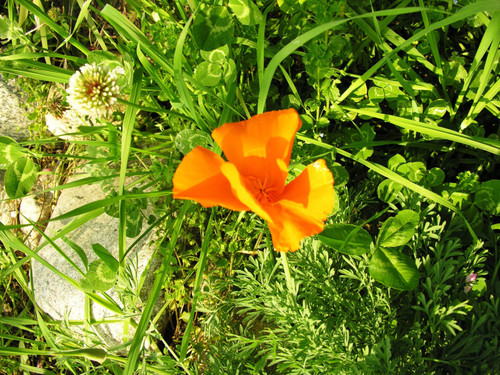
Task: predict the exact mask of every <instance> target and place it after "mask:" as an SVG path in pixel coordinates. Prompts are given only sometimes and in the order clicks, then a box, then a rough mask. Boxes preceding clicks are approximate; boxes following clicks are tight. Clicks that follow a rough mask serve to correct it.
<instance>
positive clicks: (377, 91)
mask: <svg viewBox="0 0 500 375" xmlns="http://www.w3.org/2000/svg"><path fill="white" fill-rule="evenodd" d="M368 98H369V99H370V101H372V102H373V103H379V102H381V101H382V100H384V99H385V93H384V89H383V88H381V87H377V86H372V87H370V89H369V90H368Z"/></svg>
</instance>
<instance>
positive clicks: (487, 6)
mask: <svg viewBox="0 0 500 375" xmlns="http://www.w3.org/2000/svg"><path fill="white" fill-rule="evenodd" d="M413 9H415V8H413ZM422 10H425V9H422V8H417V10H416V11H422ZM485 11H487V12H494V11H500V2H491V1H488V0H484V1H477V2H475V3H472V4H468V5H466V6H465V7H463V8H462V9H460V10H459V11H458V12H457V13H455V14H453V15H451V16H449V17H447V18H445V19H443V20H441V21H438V22H435V23H433V24H431V25H429V27H426V28H425V29H423V30H422V31H420V32H418V33H415V34H414V35H413V36H411V37H410V38H408V39H406V41H405V42H403V43H401V44H399V45H398V46H397V47H396V48H394V49H393V50H392V52H390V53H389V54H388V55H389V56H387V57H392V56H393V55H394V54H396V53H397V52H399V51H401V50H405V49H406V48H408V47H409V46H411V44H412V43H413V42H415V41H417V40H420V39H421V38H423V37H425V36H426V35H427V34H428V33H430V32H432V31H434V30H437V29H440V28H442V27H446V26H448V25H451V24H452V23H455V22H458V21H461V20H464V19H466V18H468V17H471V16H473V15H475V14H478V13H481V12H485ZM375 13H378V12H375ZM385 58H386V57H385V56H384V58H382V59H381V60H379V61H378V62H376V63H375V64H374V65H373V66H372V67H371V68H370V69H368V70H367V71H366V72H364V73H363V74H362V75H361V77H359V78H358V79H357V80H355V81H354V82H353V83H351V85H350V86H349V87H348V88H347V89H346V90H345V91H344V92H343V93H342V95H341V96H340V98H339V99H338V100H337V104H338V103H341V102H342V101H344V100H345V99H346V98H347V97H349V95H350V94H351V93H352V92H353V91H355V90H357V89H358V88H359V87H360V86H362V85H363V84H364V83H365V82H366V81H367V80H368V79H369V78H370V77H371V76H372V75H373V74H375V72H377V71H378V70H379V69H380V68H382V67H383V66H384V65H385V63H386V60H385ZM259 100H260V97H259Z"/></svg>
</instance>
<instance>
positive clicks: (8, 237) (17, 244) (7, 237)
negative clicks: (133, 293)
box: [0, 223, 122, 314]
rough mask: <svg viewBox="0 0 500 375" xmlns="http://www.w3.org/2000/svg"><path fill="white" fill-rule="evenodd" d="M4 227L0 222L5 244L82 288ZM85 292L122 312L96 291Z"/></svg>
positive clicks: (109, 308)
mask: <svg viewBox="0 0 500 375" xmlns="http://www.w3.org/2000/svg"><path fill="white" fill-rule="evenodd" d="M2 227H4V226H3V225H2V224H1V223H0V240H1V241H2V242H3V243H4V244H6V245H7V246H10V247H12V248H15V249H18V250H20V251H22V252H23V253H25V254H27V255H29V256H30V257H32V258H33V259H35V260H36V261H37V262H38V263H40V264H42V265H43V266H44V267H46V268H47V269H49V270H50V271H52V272H54V273H55V274H56V275H58V276H59V277H61V278H62V279H63V280H65V281H66V282H67V283H69V284H70V285H72V286H74V287H75V288H77V289H80V285H79V283H78V282H77V281H75V280H73V279H72V278H71V277H69V276H67V275H66V274H64V273H62V272H60V271H59V270H58V269H57V268H55V267H54V266H53V265H52V264H50V263H49V262H47V261H46V260H45V259H43V258H42V257H41V256H39V255H38V254H37V253H36V252H34V251H33V250H31V249H30V248H29V247H28V246H26V245H25V244H24V243H22V242H21V240H19V239H18V238H17V237H15V236H14V235H13V234H12V233H11V232H10V231H8V230H4V229H3V228H2ZM85 294H87V295H88V296H89V297H90V298H91V299H92V300H94V301H95V302H97V303H99V304H100V305H102V306H103V307H105V308H107V309H108V310H110V311H113V312H115V313H117V314H121V313H122V310H121V308H120V307H119V306H118V305H117V304H116V303H112V302H110V301H109V300H107V299H104V298H103V297H101V296H99V295H98V294H95V293H85Z"/></svg>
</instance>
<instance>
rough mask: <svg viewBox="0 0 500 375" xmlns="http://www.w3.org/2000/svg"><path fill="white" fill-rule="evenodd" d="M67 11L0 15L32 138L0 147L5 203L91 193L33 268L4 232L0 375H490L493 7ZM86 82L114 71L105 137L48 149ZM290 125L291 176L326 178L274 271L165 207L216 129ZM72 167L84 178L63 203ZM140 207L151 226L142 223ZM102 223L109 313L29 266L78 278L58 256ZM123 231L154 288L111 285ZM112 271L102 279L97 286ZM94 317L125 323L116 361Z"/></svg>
mask: <svg viewBox="0 0 500 375" xmlns="http://www.w3.org/2000/svg"><path fill="white" fill-rule="evenodd" d="M64 5H66V6H63V4H62V3H61V4H60V3H59V2H51V3H50V4H49V3H42V2H29V1H26V0H9V1H8V2H7V3H6V4H5V5H4V6H3V7H2V11H3V14H5V16H3V17H2V18H0V36H1V37H2V43H3V44H2V49H1V50H0V73H2V74H3V75H4V76H6V77H7V78H14V79H16V81H17V82H18V84H19V85H20V86H21V88H24V89H25V91H26V92H27V96H28V98H27V101H28V102H29V103H30V104H31V105H30V108H31V114H30V118H32V119H33V120H34V121H33V123H32V125H31V128H30V131H31V133H32V135H33V137H32V138H30V139H29V140H25V141H23V142H21V143H18V142H15V141H12V140H9V139H7V138H2V139H0V151H1V152H0V154H2V155H4V156H0V167H1V168H3V169H5V170H6V172H5V173H6V186H7V185H8V186H9V189H10V190H9V191H10V192H15V193H12V194H10V196H7V195H5V196H4V199H5V200H9V199H21V198H22V197H23V196H26V195H30V194H36V192H35V191H33V190H32V186H33V183H34V181H35V180H36V178H38V177H39V176H40V175H41V174H44V175H49V176H51V177H52V178H53V179H54V180H55V181H59V182H60V183H59V184H58V185H57V186H54V187H51V188H50V189H48V190H50V191H53V192H55V193H57V194H59V193H60V192H61V191H64V190H65V189H69V188H75V187H77V188H78V187H80V186H81V187H83V186H85V185H88V184H98V185H99V186H100V187H101V189H102V190H103V192H104V193H105V195H106V198H105V199H102V200H98V201H95V202H91V203H88V204H85V205H82V206H81V207H78V208H77V209H74V210H72V211H70V212H66V213H64V214H62V215H60V216H58V217H53V218H51V220H52V221H61V220H65V221H67V222H68V223H67V224H66V225H65V226H64V227H63V229H62V230H61V231H60V232H59V233H57V234H53V233H47V232H46V233H42V240H41V242H40V244H39V245H38V246H37V247H36V248H30V247H29V246H28V244H27V242H26V238H24V236H23V234H22V232H21V230H20V228H21V224H20V223H19V222H16V221H15V222H13V223H1V224H0V241H1V247H0V248H1V252H0V261H1V271H0V293H1V294H2V296H3V298H2V303H3V309H2V317H1V318H0V363H1V365H2V366H1V370H0V372H3V373H6V374H22V373H36V374H56V373H57V374H59V373H64V374H146V373H147V374H150V373H156V374H172V373H186V374H198V373H200V374H224V373H227V374H263V373H266V374H327V373H328V374H330V373H332V374H336V373H339V374H343V373H346V374H352V373H360V374H391V373H394V374H407V373H408V374H409V373H411V374H414V373H415V374H448V373H450V374H454V373H456V374H461V373H463V374H468V373H475V374H496V373H500V368H499V365H498V363H500V358H499V354H498V353H499V352H500V351H499V332H500V323H499V322H500V320H499V319H498V316H499V315H500V308H499V303H498V301H499V300H498V299H499V290H500V283H499V279H498V276H499V269H500V259H499V241H498V236H499V235H498V229H499V223H498V217H499V215H500V211H499V208H498V207H500V198H499V195H498V191H499V190H498V189H500V182H499V180H498V176H497V174H496V169H497V166H498V161H499V159H498V158H499V155H500V141H499V136H500V132H499V126H498V125H499V121H500V120H499V119H500V109H499V108H500V101H499V99H498V93H499V90H500V84H499V82H500V81H499V78H498V74H499V69H500V65H499V64H498V47H499V43H500V39H499V37H498V35H500V34H499V33H498V28H499V25H500V17H499V14H500V4H497V3H495V2H491V1H483V0H479V1H459V2H457V3H456V4H455V2H454V1H451V0H450V1H444V0H443V1H434V2H429V3H427V2H423V1H416V0H415V1H412V0H405V1H402V2H399V3H391V2H388V1H380V2H377V3H373V2H369V1H365V0H362V1H349V0H338V1H337V0H329V1H317V0H305V1H302V2H295V1H288V0H284V1H278V2H273V1H261V0H255V1H250V0H248V1H247V0H231V1H227V2H207V1H182V0H174V1H145V0H137V1H129V2H122V1H120V0H115V1H112V2H102V1H95V2H90V1H78V2H74V3H72V7H68V6H67V5H69V4H64ZM213 23H215V24H216V25H217V27H214V26H213ZM86 63H96V64H102V65H108V66H111V67H117V68H118V67H119V68H121V69H123V75H122V76H120V77H121V78H120V81H119V84H120V86H121V94H122V95H121V97H120V98H118V103H117V104H116V106H115V107H113V109H114V112H113V113H112V115H110V116H108V117H107V118H101V119H97V118H93V117H92V116H90V117H83V120H84V122H85V126H81V127H80V128H79V130H78V132H77V133H76V134H73V135H74V136H75V135H76V136H78V138H73V139H71V140H62V139H57V138H56V137H54V136H52V135H51V134H50V133H49V132H48V131H47V128H46V126H45V115H46V114H47V113H54V114H61V113H63V112H64V111H66V110H68V108H69V107H68V101H67V93H66V91H65V89H66V87H67V85H68V84H69V81H70V77H71V76H72V75H73V74H74V73H75V72H76V71H77V70H78V69H79V68H80V67H81V66H82V65H84V64H86ZM47 93H54V94H51V95H48V94H47ZM290 107H293V108H296V109H297V111H298V112H299V114H300V115H301V120H302V123H303V125H302V128H301V129H300V131H299V133H298V134H297V137H296V141H295V145H294V150H293V154H292V160H291V163H290V170H289V172H290V175H291V176H292V177H295V176H297V175H298V174H299V173H300V172H301V171H302V170H303V169H304V167H305V165H307V164H309V163H311V162H313V161H314V160H317V159H318V158H323V159H325V161H326V163H327V165H328V167H329V168H330V170H331V171H332V173H333V175H334V178H335V200H336V202H335V209H334V211H333V212H332V213H331V215H330V216H329V218H328V220H327V222H326V225H327V230H325V232H324V234H323V235H322V236H313V237H309V238H307V239H305V240H304V241H303V243H302V246H301V249H300V250H299V251H297V252H294V253H288V254H283V253H282V254H278V253H276V252H275V251H274V250H273V248H272V243H271V238H270V234H269V230H268V228H267V224H266V222H265V221H264V220H262V219H261V218H259V217H258V216H256V215H255V214H253V213H251V212H246V213H243V212H241V213H240V212H233V211H230V210H227V209H224V208H220V207H214V208H208V209H207V208H203V207H201V206H200V205H199V204H196V203H195V202H190V201H186V202H180V201H179V200H173V199H172V194H171V193H172V176H173V173H174V172H175V170H176V168H177V166H178V164H179V163H180V161H181V160H182V158H183V156H184V155H185V154H186V153H187V152H189V151H190V150H191V149H192V148H194V146H196V145H201V146H204V147H206V148H209V149H211V150H213V151H214V152H216V153H219V154H221V150H220V149H219V148H218V146H216V145H215V144H214V142H213V141H212V139H211V137H210V133H211V131H212V130H213V129H215V128H217V127H219V126H221V125H222V124H224V123H227V122H234V121H240V120H243V119H246V118H248V117H250V116H251V115H255V114H258V113H262V112H264V111H270V110H277V109H284V108H290ZM45 166H53V167H52V168H51V169H50V171H43V172H42V168H44V167H45ZM77 168H81V169H82V170H84V171H85V172H86V173H87V176H86V177H84V178H81V179H77V180H75V181H72V182H66V183H62V182H63V181H64V180H65V178H64V177H65V176H67V175H71V174H72V173H74V171H75V170H76V169H77ZM129 177H134V178H135V179H138V180H137V181H138V182H135V183H133V184H129V182H128V181H129ZM29 181H33V183H28V182H29ZM113 181H117V182H116V185H113ZM140 184H143V187H142V188H139V186H140ZM146 206H147V207H150V209H151V210H152V211H151V213H152V214H153V216H154V218H153V219H151V220H149V221H148V220H147V217H145V218H142V217H140V216H141V215H137V208H138V207H146ZM101 214H104V215H106V214H108V215H110V216H114V217H116V218H117V219H118V221H119V233H118V235H117V238H116V244H117V248H118V254H117V256H116V258H117V259H116V260H117V261H118V269H117V270H116V272H112V275H113V277H114V278H115V282H116V286H115V288H118V289H119V290H120V291H121V300H120V301H115V300H113V299H112V298H111V297H109V295H108V294H107V293H105V291H104V290H99V277H100V276H99V275H93V276H92V277H94V276H95V277H96V280H97V281H96V283H97V284H96V285H94V286H95V287H96V288H97V289H96V290H85V288H83V287H82V284H81V283H80V281H79V280H75V279H72V278H70V277H68V276H66V275H65V274H63V273H62V272H61V271H60V270H58V269H57V267H54V266H53V265H51V264H49V263H48V262H46V261H44V260H43V259H42V258H41V257H40V256H39V255H38V251H40V250H41V249H42V248H44V247H45V246H49V245H50V246H52V247H54V248H56V249H59V251H60V253H61V256H63V257H67V258H68V259H69V254H66V253H65V252H64V251H63V250H62V247H61V246H60V245H58V243H59V242H58V241H61V240H64V241H65V242H66V244H68V245H69V246H70V247H71V248H72V249H73V250H75V251H76V252H79V254H80V256H81V257H85V256H86V255H83V254H82V252H83V249H81V248H79V244H78V241H75V240H71V233H72V232H73V231H74V230H75V229H76V228H79V227H80V226H81V225H83V223H85V222H86V221H88V220H92V219H93V218H94V217H96V216H98V215H101ZM405 218H406V219H405ZM401 220H407V221H405V222H401ZM146 221H147V224H146V223H145V222H146ZM143 223H144V226H143ZM34 224H35V223H32V226H33V227H34ZM397 225H400V227H398V230H397V231H396V230H394V229H393V228H396V226H397ZM140 228H146V229H145V230H144V231H142V232H141V235H142V236H146V235H148V234H149V233H151V232H152V233H154V240H153V242H152V244H151V246H153V248H154V250H155V254H156V256H157V257H158V259H160V260H161V265H160V268H159V269H158V270H157V271H156V273H155V279H154V283H153V284H152V285H151V286H147V287H145V286H143V285H144V284H143V282H144V280H143V278H141V277H139V278H138V279H136V277H135V276H134V272H133V270H132V269H131V268H130V266H129V263H128V260H129V258H130V254H132V252H133V249H134V247H135V246H136V245H135V244H136V243H137V242H138V239H139V238H140V237H141V235H137V236H135V238H134V240H133V241H134V245H132V246H129V247H127V246H126V240H127V237H128V235H127V233H128V234H129V235H130V233H132V232H135V234H137V233H138V232H140V231H141V230H140ZM391 228H392V229H391ZM388 233H396V239H394V238H390V235H389V234H388ZM344 234H346V235H345V236H344ZM398 235H399V237H398ZM345 238H347V240H346V239H345ZM349 241H351V242H349ZM353 243H355V244H356V245H353ZM106 251H107V250H106V249H104V250H102V249H101V253H100V254H101V255H100V257H99V259H100V262H101V263H100V264H101V266H102V267H108V268H111V269H112V268H113V267H114V263H113V261H112V260H111V259H110V258H109V257H108V258H107V257H106V254H105V253H106ZM106 259H107V260H106ZM34 260H36V261H38V262H41V263H42V264H44V265H45V267H46V268H47V272H54V273H55V274H57V275H59V276H60V277H62V278H63V279H64V280H66V282H68V283H70V284H71V285H73V286H74V287H75V288H77V289H80V290H83V291H84V293H85V295H86V301H87V303H86V306H87V311H86V318H85V319H84V321H71V320H69V319H61V320H57V319H53V318H52V317H50V316H48V315H47V314H46V313H45V312H44V311H42V310H40V309H39V307H38V305H37V303H36V296H35V295H34V293H33V291H32V290H33V287H32V286H33V281H32V280H31V277H32V274H31V262H33V261H34ZM116 260H115V261H116ZM391 262H392V263H391ZM75 267H76V265H75ZM76 268H77V267H76ZM84 268H85V269H82V270H81V272H82V273H83V274H84V275H87V277H90V276H89V274H90V273H91V270H90V267H89V265H88V264H87V265H86V267H84ZM380 270H382V271H383V272H382V273H381V271H380ZM471 275H474V278H475V281H472V282H468V281H467V278H468V277H469V279H470V277H471ZM101 276H102V275H101ZM409 279H411V280H415V283H413V281H411V282H409V281H408V280H409ZM102 280H104V279H102ZM395 280H398V282H397V283H396V282H395ZM415 285H416V286H415ZM467 287H469V288H467ZM141 288H142V289H144V288H150V289H149V290H142V293H143V294H142V295H144V292H146V293H145V294H146V296H147V297H146V298H142V297H141ZM90 301H92V303H98V304H100V305H103V306H105V307H106V308H108V309H109V310H111V311H113V312H114V314H115V317H114V319H115V320H118V321H126V322H127V324H128V325H129V326H130V327H131V329H133V330H134V332H135V333H134V334H133V336H131V338H130V340H128V341H127V340H125V342H124V343H123V344H122V345H117V346H112V345H111V346H110V345H107V344H106V342H105V341H104V340H103V339H102V338H101V337H99V335H98V334H96V332H97V330H96V329H95V328H96V327H97V326H98V325H100V324H103V323H105V321H96V320H95V319H94V317H92V314H91V308H90V306H91V305H90V304H91V302H90ZM157 308H159V310H157ZM132 315H135V316H137V320H134V319H130V316H132ZM162 317H166V319H167V328H166V329H165V330H160V329H159V328H160V327H161V324H160V321H161V319H162ZM74 325H79V326H81V327H83V328H84V330H85V334H84V335H81V336H79V335H74V334H73V328H72V327H73V326H74ZM124 351H126V352H128V354H127V355H125V354H124Z"/></svg>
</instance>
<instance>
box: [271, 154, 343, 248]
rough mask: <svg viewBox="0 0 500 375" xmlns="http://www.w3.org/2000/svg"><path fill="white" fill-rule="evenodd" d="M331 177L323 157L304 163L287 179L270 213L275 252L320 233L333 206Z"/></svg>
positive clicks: (295, 246)
mask: <svg viewBox="0 0 500 375" xmlns="http://www.w3.org/2000/svg"><path fill="white" fill-rule="evenodd" d="M334 197H335V195H334V190H333V176H332V173H331V172H330V170H329V169H328V168H327V166H326V164H325V161H324V160H317V161H316V162H314V163H313V164H310V165H309V166H307V168H306V169H304V171H303V172H302V173H301V174H300V176H298V177H297V178H296V179H295V180H293V181H292V182H290V183H289V184H288V185H287V186H286V187H285V190H284V192H283V194H282V195H281V200H280V201H279V202H278V203H277V204H276V205H274V206H272V207H271V210H270V212H269V214H270V216H271V217H273V219H274V221H273V223H269V230H270V231H271V235H272V239H273V244H274V247H275V249H276V250H278V251H295V250H298V249H299V247H300V241H301V240H302V239H303V238H305V237H308V236H311V235H313V234H318V233H320V232H321V231H322V230H323V228H324V221H325V220H326V219H327V218H328V214H329V213H330V212H331V211H332V210H333V205H334Z"/></svg>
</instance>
